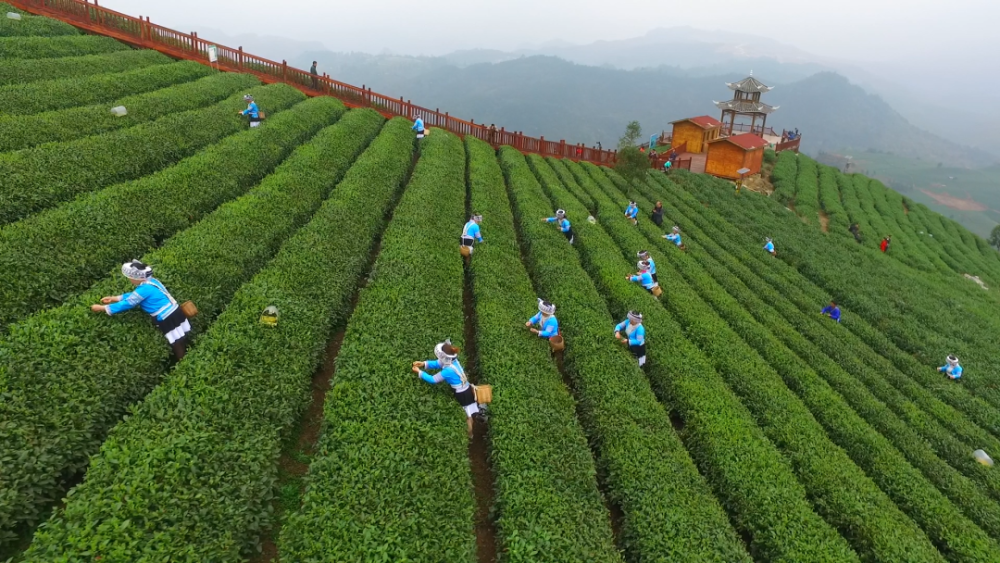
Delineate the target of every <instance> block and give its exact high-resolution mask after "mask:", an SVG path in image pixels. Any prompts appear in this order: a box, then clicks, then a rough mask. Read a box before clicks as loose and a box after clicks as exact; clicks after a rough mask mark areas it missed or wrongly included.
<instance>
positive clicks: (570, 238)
mask: <svg viewBox="0 0 1000 563" xmlns="http://www.w3.org/2000/svg"><path fill="white" fill-rule="evenodd" d="M563 236H564V237H566V240H568V241H569V243H570V244H573V229H572V228H570V230H568V231H563Z"/></svg>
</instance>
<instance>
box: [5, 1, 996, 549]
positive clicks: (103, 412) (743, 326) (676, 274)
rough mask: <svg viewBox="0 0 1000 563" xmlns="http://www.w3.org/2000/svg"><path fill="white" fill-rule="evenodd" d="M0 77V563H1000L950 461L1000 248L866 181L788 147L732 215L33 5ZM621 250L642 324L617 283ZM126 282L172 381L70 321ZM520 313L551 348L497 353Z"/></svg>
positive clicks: (133, 333) (969, 474) (667, 183)
mask: <svg viewBox="0 0 1000 563" xmlns="http://www.w3.org/2000/svg"><path fill="white" fill-rule="evenodd" d="M6 10H7V8H5V7H4V6H3V5H0V11H6ZM0 52H2V53H3V54H4V57H3V59H2V60H0V107H2V108H4V109H3V111H2V113H0V264H2V265H3V268H0V325H2V334H0V559H3V558H6V557H11V558H13V559H12V560H14V561H31V562H52V563H56V562H63V561H102V562H116V563H117V562H123V563H124V562H136V561H171V562H206V561H213V562H214V561H218V562H230V561H254V562H261V561H277V560H283V561H296V562H298V561H301V562H308V561H359V562H360V561H365V562H369V561H387V562H388V561H448V562H458V561H467V562H470V563H471V562H483V563H485V562H490V561H500V562H518V563H520V562H524V563H528V562H532V563H534V562H553V563H554V562H567V563H568V562H573V563H576V562H580V561H600V562H609V563H612V562H624V561H629V562H660V561H662V562H667V561H717V562H720V563H721V562H727V563H728V562H737V561H745V562H749V561H788V562H800V561H809V562H824V561H829V562H842V561H899V562H924V561H926V562H941V561H953V562H972V561H975V562H995V561H1000V473H996V471H997V470H996V469H994V468H990V467H986V466H983V465H980V464H979V463H977V462H976V461H975V460H974V458H973V456H972V452H973V451H974V450H976V449H980V448H981V449H985V450H986V451H987V452H990V453H991V454H1000V390H998V384H1000V362H998V361H997V360H996V353H995V351H994V350H995V346H992V344H993V343H994V342H995V335H996V334H997V333H998V332H1000V320H998V319H1000V315H998V313H1000V298H998V296H997V291H998V290H997V289H996V288H994V285H995V284H997V283H998V282H1000V255H998V254H997V253H996V251H994V250H992V249H990V248H989V247H988V246H987V245H986V244H985V242H983V241H982V240H981V239H979V238H977V237H975V236H974V235H972V234H970V233H968V232H967V231H965V230H964V229H962V228H961V227H959V226H958V225H957V224H954V223H953V222H951V221H949V220H947V219H945V218H943V217H940V216H939V215H936V214H934V213H933V212H931V211H930V210H928V209H927V208H925V207H923V206H921V205H918V204H915V203H913V202H911V201H909V200H907V199H905V198H903V197H901V196H899V195H898V194H896V193H895V192H893V191H891V190H888V189H886V188H885V187H884V186H881V184H879V183H878V182H876V181H873V180H871V179H869V178H866V177H864V176H859V175H844V174H841V173H840V172H838V171H837V170H835V169H832V168H828V167H825V166H822V165H819V164H817V163H815V162H813V161H812V160H811V159H809V158H808V157H806V156H796V155H795V154H794V153H787V152H786V153H782V154H780V155H778V157H777V161H776V163H775V167H774V171H773V177H772V178H771V180H772V181H773V184H774V186H775V188H776V191H775V193H774V194H773V195H772V196H771V197H766V196H764V195H761V194H758V193H753V192H743V193H741V194H739V195H736V194H735V193H734V190H733V188H732V185H731V184H729V183H726V182H723V181H720V180H717V179H713V178H711V177H708V176H703V175H692V174H689V173H686V172H685V171H673V172H672V173H671V174H670V175H665V174H662V173H650V175H649V176H648V178H646V179H645V180H644V181H642V182H637V183H629V182H626V181H625V180H623V179H622V178H621V177H620V176H618V175H617V174H616V173H615V172H614V171H613V170H610V169H606V168H600V167H597V166H594V165H592V164H587V163H577V162H570V161H564V160H557V159H552V158H544V157H541V156H538V155H528V156H525V155H523V154H521V153H520V152H518V151H516V150H514V149H512V148H510V147H500V148H499V149H496V148H495V147H492V146H489V145H487V144H485V143H483V142H481V141H478V140H476V139H472V138H468V139H461V138H458V137H456V136H454V135H452V134H451V133H448V132H445V131H437V130H436V131H434V132H433V133H432V134H431V135H430V136H428V137H427V138H425V139H423V140H422V141H420V144H419V145H418V144H417V141H416V140H415V139H414V138H413V133H412V131H411V130H410V125H411V124H410V122H408V121H406V120H403V119H400V118H393V119H386V118H385V117H383V116H382V115H379V114H378V113H376V112H374V111H373V110H370V109H349V108H347V107H345V106H344V105H343V104H342V103H340V102H339V101H337V100H335V99H333V98H312V99H306V98H305V96H304V95H303V94H301V93H300V92H299V91H298V90H295V89H294V88H291V87H289V86H284V85H268V86H264V85H261V84H260V83H259V82H258V81H257V79H255V78H253V77H251V76H247V75H237V74H218V73H215V72H214V71H212V70H211V69H209V68H207V67H204V66H201V65H198V64H195V63H185V62H174V61H171V60H169V59H167V58H166V57H164V56H163V55H160V54H158V53H150V52H143V51H135V50H132V49H129V48H127V47H124V46H122V45H120V44H118V43H116V42H114V41H110V40H105V39H103V38H98V37H89V36H82V35H79V34H77V33H76V32H75V30H74V29H73V28H71V27H69V26H66V25H65V24H60V23H58V22H51V21H49V20H45V19H44V18H36V17H34V16H27V15H25V16H24V17H23V18H22V20H20V21H19V22H18V21H15V20H5V21H4V22H3V25H2V26H0ZM40 74H44V76H40ZM247 92H251V93H253V94H254V96H255V97H256V99H257V101H258V103H259V104H260V105H261V106H262V107H263V109H264V110H265V111H267V113H268V118H267V119H266V120H265V122H264V123H263V124H262V125H261V127H259V128H255V129H249V128H248V127H247V124H246V123H245V122H244V121H242V120H241V119H240V118H239V117H238V116H237V115H236V113H237V110H238V109H240V108H241V107H242V106H243V102H242V95H243V94H245V93H247ZM118 105H124V106H125V107H126V108H127V109H128V115H126V116H124V117H117V116H114V115H112V114H111V113H110V111H109V110H110V108H111V107H113V106H118ZM628 200H635V201H637V202H638V204H639V207H640V209H641V210H642V211H643V213H642V214H641V216H640V220H639V223H638V225H636V226H634V225H632V223H631V222H630V221H628V220H626V219H625V218H624V217H623V214H622V211H623V209H624V207H625V204H626V202H627V201H628ZM656 201H662V202H663V204H664V208H665V209H666V212H665V216H666V219H665V220H666V221H667V222H666V223H665V224H664V226H663V227H662V228H661V227H657V226H656V225H654V224H653V223H652V222H651V221H649V220H648V219H646V217H648V214H649V212H650V211H651V209H652V206H653V203H654V202H656ZM557 208H559V209H564V210H566V212H567V216H568V218H569V220H570V221H571V222H572V225H573V229H574V232H575V233H576V240H575V243H574V244H573V245H569V244H568V242H567V240H566V238H565V237H563V236H562V234H560V233H559V232H558V230H557V229H556V228H555V227H553V226H552V225H550V224H547V223H545V222H543V221H541V219H543V218H545V217H549V216H551V215H552V214H553V212H554V210H555V209H557ZM474 212H480V213H482V214H483V215H484V221H483V224H482V227H483V234H484V238H485V241H486V242H485V243H484V244H480V245H477V246H476V250H475V253H474V255H473V256H472V258H471V259H470V260H467V261H466V260H463V258H462V257H461V255H460V254H459V252H458V249H457V248H456V246H457V244H456V242H457V241H456V238H457V236H458V233H459V232H460V231H461V228H462V225H463V224H464V222H465V221H466V220H468V217H469V216H470V215H471V214H472V213H474ZM854 223H857V224H858V225H859V226H860V232H861V240H860V242H859V241H857V240H856V239H855V237H854V236H853V235H852V234H851V233H850V232H849V230H848V227H849V226H850V225H851V224H854ZM675 224H676V225H678V226H679V227H680V228H681V232H682V234H683V237H684V242H685V247H686V250H684V251H682V250H680V249H678V248H677V247H676V246H674V244H673V243H670V242H669V241H667V240H664V239H663V238H662V235H663V234H664V230H665V229H667V230H669V227H670V226H671V225H675ZM885 235H892V240H893V242H892V246H891V247H890V249H889V251H888V252H887V253H882V252H880V250H879V248H878V242H879V241H880V240H881V238H882V237H883V236H885ZM931 235H933V236H931ZM764 237H772V238H773V239H774V242H775V245H776V247H777V254H776V256H770V255H768V254H767V253H766V252H765V251H764V250H763V249H762V248H761V247H762V246H763V244H764V240H763V239H764ZM639 250H648V251H649V252H650V254H651V255H652V257H653V258H654V259H655V261H656V265H657V273H658V277H659V282H660V284H661V287H662V288H663V290H664V291H663V294H662V296H661V297H660V298H656V297H654V296H653V295H652V294H650V293H648V292H646V291H644V290H643V289H642V288H640V287H638V286H637V285H636V284H634V283H631V282H629V281H627V280H626V276H627V275H628V274H630V273H632V272H633V270H634V264H635V260H636V258H635V257H636V253H637V251H639ZM130 258H140V259H141V260H143V261H145V262H147V263H149V264H151V265H152V266H153V267H154V268H155V270H156V275H157V277H158V278H159V279H161V280H163V282H164V283H165V284H166V285H167V287H169V288H170V289H171V291H172V292H173V294H174V295H175V296H176V297H177V298H178V299H179V300H189V299H190V300H192V301H194V302H195V303H196V304H197V306H198V309H199V314H198V315H197V316H196V317H194V318H193V319H192V324H193V325H194V332H195V337H194V340H193V342H192V345H191V347H190V349H189V352H188V354H187V355H186V356H185V358H184V359H183V360H182V361H180V362H177V361H175V360H174V359H173V358H172V357H171V354H170V348H169V347H168V346H166V345H165V343H164V342H163V337H162V335H160V333H159V332H158V331H157V330H156V329H155V328H154V326H153V325H152V324H151V323H150V322H149V321H148V320H147V319H145V318H143V315H142V314H140V313H130V314H127V315H120V316H115V317H111V318H109V317H107V316H105V315H96V314H94V313H92V312H91V311H90V310H89V305H90V304H92V303H94V302H96V301H97V300H98V299H99V298H100V297H101V296H103V295H111V294H117V293H121V292H123V291H125V290H127V288H128V282H127V281H126V280H124V279H123V278H122V276H121V275H120V274H119V273H118V268H119V266H120V264H121V262H123V261H125V260H127V259H130ZM965 274H969V275H973V276H978V277H979V278H980V280H981V281H982V282H983V285H984V286H985V287H987V288H988V289H985V290H984V288H983V286H981V285H980V284H978V283H976V282H974V281H973V280H970V279H968V278H967V277H965ZM537 298H544V299H546V300H549V301H551V302H553V303H555V305H556V307H557V317H558V319H559V323H560V334H561V335H562V336H563V337H564V338H565V341H566V345H567V347H566V350H565V351H563V352H561V353H558V354H553V353H551V352H550V349H549V346H548V345H547V343H546V342H545V341H543V340H541V339H539V338H538V337H537V336H535V335H533V334H531V333H529V332H528V331H527V330H526V328H525V327H524V322H525V321H526V320H527V319H528V318H529V317H531V316H532V315H533V314H534V312H535V310H536V300H537ZM831 300H836V301H837V303H839V304H840V306H841V308H842V310H843V318H842V320H841V322H840V323H836V322H834V321H832V320H830V319H828V318H826V317H823V316H820V315H819V311H820V309H821V308H822V307H823V306H824V305H826V304H827V303H829V302H830V301H831ZM268 306H275V307H277V308H278V309H279V311H280V317H279V321H278V324H277V326H276V327H268V326H265V325H263V324H261V323H260V322H259V317H260V315H261V312H262V311H263V310H264V309H265V308H266V307H268ZM629 311H640V312H641V313H642V314H643V317H644V325H645V327H646V330H647V338H648V343H649V344H648V362H647V364H646V365H645V366H644V367H642V368H640V367H639V366H638V365H637V362H636V361H635V359H634V357H633V356H632V355H631V354H630V353H629V352H628V351H627V349H625V348H624V347H622V346H621V345H619V344H618V343H617V342H616V341H615V339H614V337H613V332H614V326H615V324H617V323H618V322H620V321H621V320H622V319H624V318H625V317H626V315H627V313H628V312H629ZM445 338H451V340H452V342H453V343H455V345H456V346H459V347H460V348H461V349H462V352H461V361H462V363H463V365H464V366H465V367H466V370H467V373H468V375H469V378H470V379H471V380H472V381H473V382H476V383H488V384H491V385H493V392H494V400H493V402H492V404H490V405H489V408H488V415H487V416H486V417H485V418H484V419H478V420H477V421H476V423H475V432H474V434H473V436H472V437H471V438H470V437H469V436H468V435H467V433H466V423H465V420H464V418H465V416H464V414H463V413H462V411H461V409H460V408H458V407H457V405H456V404H455V401H454V399H453V398H452V397H451V396H450V395H451V393H450V391H448V390H447V389H442V388H437V387H432V386H429V385H427V384H426V383H424V382H423V381H421V380H420V379H419V378H418V377H416V376H415V375H414V374H413V372H412V371H410V366H411V362H412V361H413V360H424V359H427V358H428V357H429V355H430V354H432V350H433V347H434V345H435V344H436V343H438V342H440V341H442V340H444V339H445ZM951 353H953V354H957V355H958V356H959V358H961V360H962V363H963V365H964V367H965V369H966V372H965V376H964V377H963V381H962V382H961V383H957V382H952V381H948V380H947V379H945V378H944V377H943V376H942V375H941V374H939V373H938V372H937V371H936V370H935V368H936V367H938V366H939V365H941V364H942V363H943V359H944V357H945V356H946V355H948V354H951ZM438 387H441V386H438Z"/></svg>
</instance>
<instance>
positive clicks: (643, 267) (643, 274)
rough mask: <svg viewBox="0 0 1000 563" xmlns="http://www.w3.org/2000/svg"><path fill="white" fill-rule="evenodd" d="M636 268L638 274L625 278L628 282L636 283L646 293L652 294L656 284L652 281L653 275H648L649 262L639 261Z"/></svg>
mask: <svg viewBox="0 0 1000 563" xmlns="http://www.w3.org/2000/svg"><path fill="white" fill-rule="evenodd" d="M636 266H637V267H638V268H639V273H637V274H635V275H632V276H625V279H627V280H628V281H630V282H637V283H639V285H641V286H642V287H643V289H645V290H646V291H648V292H650V293H653V288H654V287H656V286H657V285H658V284H657V283H656V282H655V281H653V274H651V273H649V261H647V260H640V261H639V262H638V263H637V264H636Z"/></svg>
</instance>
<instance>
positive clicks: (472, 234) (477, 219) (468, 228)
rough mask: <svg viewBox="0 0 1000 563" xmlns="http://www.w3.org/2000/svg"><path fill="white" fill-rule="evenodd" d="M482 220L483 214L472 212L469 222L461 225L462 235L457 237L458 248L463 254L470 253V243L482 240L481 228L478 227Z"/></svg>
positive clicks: (467, 254) (468, 254)
mask: <svg viewBox="0 0 1000 563" xmlns="http://www.w3.org/2000/svg"><path fill="white" fill-rule="evenodd" d="M482 222H483V216H482V215H480V214H478V213H473V214H472V217H470V218H469V222H468V223H466V224H465V226H464V227H462V236H461V237H459V239H458V243H459V245H460V246H459V250H461V251H462V255H463V256H471V255H472V250H473V248H472V245H473V244H475V243H477V242H480V243H481V242H483V233H482V229H480V228H479V224H480V223H482Z"/></svg>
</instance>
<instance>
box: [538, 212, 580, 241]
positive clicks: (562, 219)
mask: <svg viewBox="0 0 1000 563" xmlns="http://www.w3.org/2000/svg"><path fill="white" fill-rule="evenodd" d="M542 222H543V223H556V224H557V225H558V226H559V230H560V231H561V232H562V234H563V236H564V237H566V240H568V241H569V243H570V244H573V228H572V227H571V226H570V224H569V219H567V218H566V212H565V211H563V210H562V209H557V210H556V216H555V217H547V218H544V219H542Z"/></svg>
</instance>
